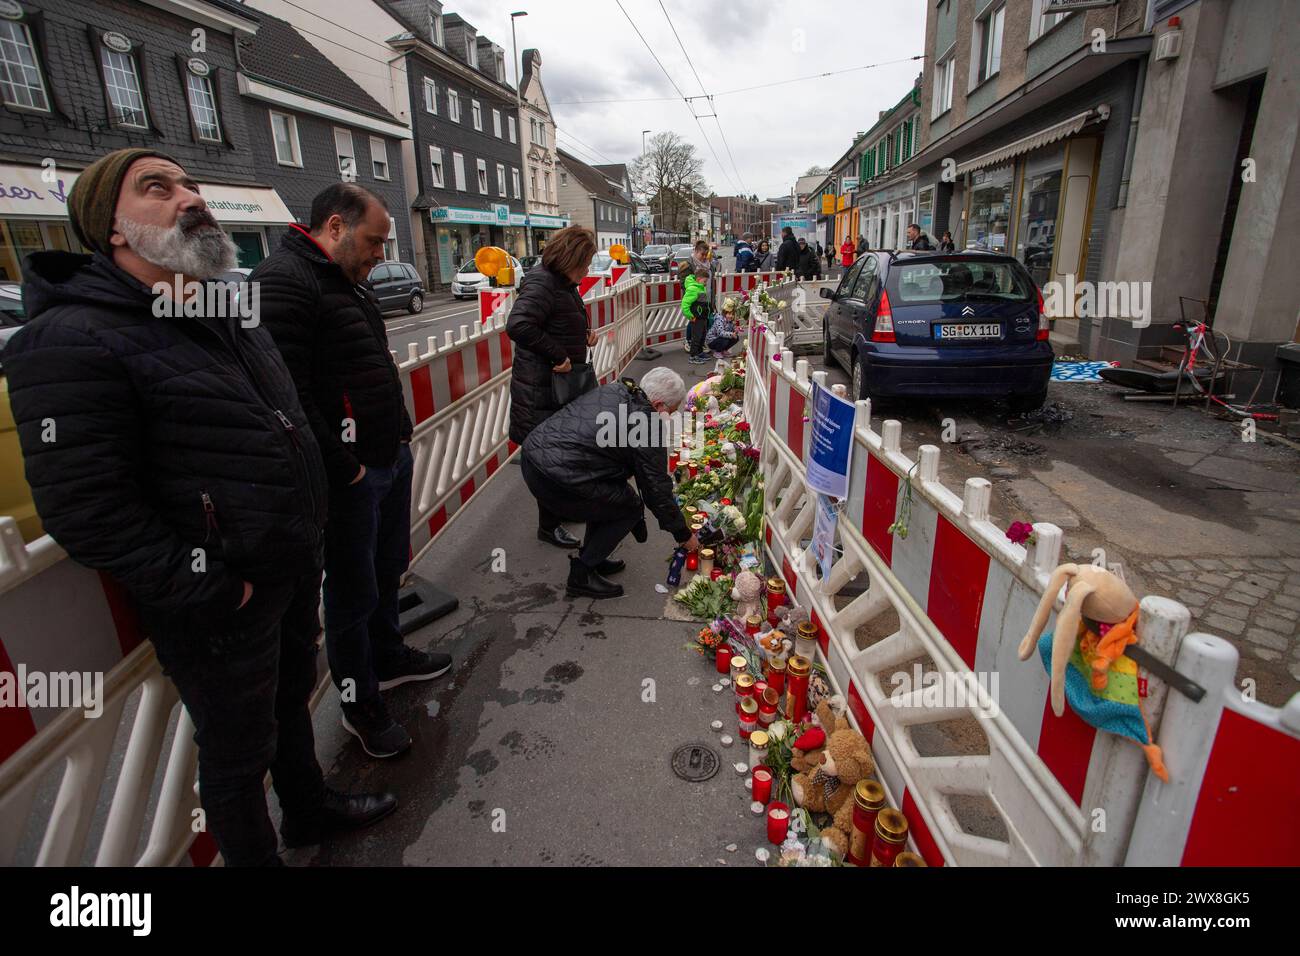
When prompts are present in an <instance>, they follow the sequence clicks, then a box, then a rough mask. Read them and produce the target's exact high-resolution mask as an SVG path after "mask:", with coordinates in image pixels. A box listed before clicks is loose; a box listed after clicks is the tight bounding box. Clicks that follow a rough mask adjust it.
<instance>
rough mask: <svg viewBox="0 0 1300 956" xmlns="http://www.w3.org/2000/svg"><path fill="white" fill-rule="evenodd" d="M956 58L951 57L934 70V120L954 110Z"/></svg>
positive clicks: (932, 114)
mask: <svg viewBox="0 0 1300 956" xmlns="http://www.w3.org/2000/svg"><path fill="white" fill-rule="evenodd" d="M955 63H956V57H954V56H952V55H949V56H948V58H947V59H946V60H944V61H943V62H942V63H939V64H937V65H936V66H935V68H934V102H933V103H931V104H930V118H931V119H934V118H935V117H936V116H939V115H941V114H943V113H946V112H948V110H950V109H952V77H953V67H954V65H955Z"/></svg>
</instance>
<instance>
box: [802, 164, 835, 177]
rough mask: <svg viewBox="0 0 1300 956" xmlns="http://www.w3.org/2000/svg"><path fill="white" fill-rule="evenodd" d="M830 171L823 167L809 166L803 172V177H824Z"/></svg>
mask: <svg viewBox="0 0 1300 956" xmlns="http://www.w3.org/2000/svg"><path fill="white" fill-rule="evenodd" d="M829 172H830V170H829V169H827V168H826V167H825V166H809V167H808V168H807V169H805V170H804V171H803V174H804V175H805V176H825V175H826V174H827V173H829Z"/></svg>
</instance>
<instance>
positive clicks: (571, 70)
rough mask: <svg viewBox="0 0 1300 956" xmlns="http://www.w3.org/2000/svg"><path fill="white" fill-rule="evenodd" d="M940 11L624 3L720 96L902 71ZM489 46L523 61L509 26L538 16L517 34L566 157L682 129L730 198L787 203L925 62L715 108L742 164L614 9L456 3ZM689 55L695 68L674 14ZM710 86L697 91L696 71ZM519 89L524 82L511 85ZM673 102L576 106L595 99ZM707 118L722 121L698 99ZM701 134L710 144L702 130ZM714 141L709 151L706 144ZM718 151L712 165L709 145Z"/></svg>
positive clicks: (529, 1)
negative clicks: (514, 50) (801, 179)
mask: <svg viewBox="0 0 1300 956" xmlns="http://www.w3.org/2000/svg"><path fill="white" fill-rule="evenodd" d="M928 2H929V0H871V2H870V4H866V3H861V2H860V0H839V2H829V0H798V2H776V0H743V2H742V0H718V2H710V3H688V2H686V0H663V8H662V9H661V6H660V3H659V0H622V3H623V7H624V9H626V11H627V13H628V15H630V17H631V19H632V21H633V23H635V24H636V28H637V29H639V30H640V31H641V33H642V34H643V35H644V36H645V39H646V40H647V41H648V42H649V44H650V46H651V47H652V48H653V50H654V52H655V55H656V56H658V58H659V60H660V61H661V62H662V63H663V65H664V67H665V68H666V69H667V71H668V73H669V74H670V75H671V76H672V78H673V80H674V81H675V82H676V84H677V86H678V87H679V88H680V89H681V92H682V93H683V94H685V95H686V96H694V95H696V94H699V93H700V92H701V89H700V82H701V81H702V82H703V85H704V90H705V91H707V92H709V93H714V94H717V93H720V92H722V91H726V90H735V89H741V88H745V87H753V86H757V85H759V84H763V83H773V82H777V81H781V80H788V79H793V78H795V77H801V76H809V75H815V74H820V73H824V72H827V71H831V70H846V69H849V68H852V67H862V66H866V65H867V64H873V63H884V62H887V61H891V60H902V59H904V58H905V57H910V56H916V55H918V54H920V53H923V52H924V46H925V11H926V7H927V4H928ZM443 9H444V12H446V13H458V14H460V15H461V16H462V17H464V18H465V19H466V20H468V21H469V22H470V23H472V24H473V25H474V27H475V28H477V30H478V32H479V35H480V36H487V37H489V38H490V39H492V40H493V41H495V42H496V43H499V44H500V45H501V46H502V47H503V48H504V49H505V51H506V57H507V59H509V57H510V55H511V43H510V13H511V11H517V10H527V11H528V16H526V17H520V18H519V19H518V21H517V26H516V29H517V31H518V37H519V51H520V55H521V56H522V53H523V51H524V50H525V49H527V48H529V47H536V48H537V49H538V50H539V51H540V52H541V55H542V83H543V85H544V86H545V87H546V94H547V96H548V97H550V100H551V109H552V112H553V114H554V116H555V121H556V124H557V125H558V126H559V129H560V146H561V148H563V149H565V150H566V151H567V152H571V153H573V154H574V155H576V156H578V157H579V158H580V159H583V160H585V161H587V162H591V163H604V162H630V161H632V160H634V159H636V157H637V156H638V155H639V154H640V152H641V131H642V130H643V129H649V130H651V131H652V133H651V135H653V134H654V133H657V132H660V131H663V130H673V131H675V132H677V133H678V134H680V135H682V136H684V137H686V138H687V139H688V140H689V141H690V142H692V143H694V144H695V146H696V148H697V150H698V151H699V154H700V155H701V156H702V157H703V159H704V170H703V173H704V176H705V178H706V179H707V180H708V182H709V184H710V185H711V186H712V187H713V188H714V190H715V192H717V193H718V194H719V195H731V194H733V193H740V192H743V193H746V194H748V193H757V194H758V195H759V197H760V198H766V197H769V196H777V195H784V194H787V193H788V192H789V191H790V187H791V186H792V185H793V183H794V180H795V178H796V177H797V176H798V175H799V174H800V173H802V172H803V171H804V170H805V169H807V168H808V167H809V166H811V165H813V164H814V163H816V164H820V165H823V166H828V165H830V164H831V163H832V162H834V161H835V160H836V159H838V158H839V157H840V156H841V155H843V153H844V151H845V150H846V149H848V147H849V146H850V144H851V143H852V141H853V136H854V134H855V133H856V132H857V131H859V130H866V129H869V128H870V127H871V126H872V125H873V124H874V123H875V121H876V119H877V117H878V114H879V112H880V110H882V109H887V108H888V107H891V106H893V105H894V104H895V103H897V102H898V100H899V99H901V98H902V96H903V94H904V93H906V92H907V91H908V90H909V89H910V88H911V86H912V82H913V81H914V80H915V78H916V75H917V74H918V73H919V72H921V61H920V60H915V61H909V62H899V63H894V64H893V65H890V66H880V67H877V68H875V69H870V70H856V71H854V72H851V73H843V74H840V75H837V76H830V77H822V78H819V79H811V80H805V81H803V82H799V83H787V84H783V85H780V86H774V87H771V88H769V89H762V90H752V91H750V92H745V93H736V94H732V95H726V96H715V99H714V106H715V108H716V111H717V113H718V116H719V119H720V121H721V124H722V133H725V136H726V143H727V144H730V147H731V155H732V156H734V157H735V168H733V166H732V160H731V157H729V156H728V154H727V150H726V147H725V146H724V143H723V137H722V135H720V134H719V129H718V121H717V120H714V119H711V118H709V119H702V120H700V122H699V123H696V121H695V120H694V119H692V118H691V113H690V111H689V110H688V108H687V106H686V104H685V103H683V102H682V100H681V99H680V98H679V96H678V94H677V92H676V91H674V89H673V86H672V83H670V82H669V79H668V77H667V76H665V75H664V72H663V70H661V69H660V68H659V67H658V66H657V65H656V64H655V61H654V59H653V58H652V57H651V54H650V51H649V50H647V49H646V46H645V44H643V43H642V42H641V40H640V39H639V38H638V37H637V35H636V32H635V30H634V29H633V26H632V24H631V23H629V22H628V18H627V17H625V16H624V15H623V13H622V11H620V10H619V6H618V3H616V2H615V0H595V2H592V0H585V2H584V0H506V2H504V3H503V2H502V0H451V2H448V3H447V4H446V5H445V6H444V8H443ZM665 9H666V10H667V12H668V16H670V17H672V21H673V25H674V26H676V27H677V32H678V34H679V35H680V36H681V39H682V42H683V43H684V44H685V47H686V52H687V53H688V54H689V55H690V58H691V59H690V63H689V64H688V62H687V60H686V57H685V56H684V55H683V53H682V50H681V47H679V46H678V43H677V40H676V39H674V37H673V33H672V30H671V29H670V27H669V24H668V19H667V18H666V17H665V16H664V10H665ZM691 66H694V68H695V70H696V71H698V73H699V80H698V81H697V80H696V78H695V74H694V73H693V72H692V71H691ZM511 79H512V80H513V71H512V72H511ZM654 97H671V99H669V100H666V101H664V102H618V103H591V102H587V103H585V104H584V103H577V102H574V101H579V100H585V101H591V100H620V101H627V100H639V99H648V98H654ZM694 105H695V112H696V113H699V114H705V113H709V112H712V111H713V110H712V109H710V108H709V106H708V103H707V101H704V100H697V101H695V103H694ZM701 125H702V126H703V131H701ZM706 136H707V141H706ZM710 143H711V144H712V149H713V150H714V151H716V152H717V156H718V157H719V159H715V158H714V154H713V152H712V151H710V147H709V144H710Z"/></svg>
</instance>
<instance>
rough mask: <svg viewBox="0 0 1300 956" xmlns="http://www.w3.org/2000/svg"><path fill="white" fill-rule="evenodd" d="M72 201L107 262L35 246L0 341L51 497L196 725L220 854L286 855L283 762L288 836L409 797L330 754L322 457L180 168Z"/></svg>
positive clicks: (84, 181)
mask: <svg viewBox="0 0 1300 956" xmlns="http://www.w3.org/2000/svg"><path fill="white" fill-rule="evenodd" d="M67 208H68V218H69V221H70V224H71V226H72V230H73V232H74V233H75V234H76V236H77V238H78V239H79V240H80V241H81V244H82V245H83V246H85V247H86V248H87V249H89V250H90V254H89V255H83V254H79V253H72V252H57V251H47V252H35V253H32V254H31V255H29V256H28V257H27V260H26V262H25V265H24V268H23V275H24V278H25V282H24V288H23V297H24V302H25V304H26V307H27V320H26V324H25V326H24V327H23V328H21V329H19V330H18V332H17V333H15V334H14V336H13V337H12V339H11V340H10V342H9V345H8V348H7V349H6V350H5V353H4V370H5V373H6V377H7V378H8V390H9V398H10V401H11V403H12V408H13V413H14V419H15V421H16V423H17V426H18V437H19V441H20V443H21V445H22V449H23V453H24V455H25V457H26V466H27V479H28V482H29V484H30V485H31V488H32V495H33V499H34V502H35V505H36V509H37V511H38V513H39V514H40V517H41V520H42V522H43V524H44V529H45V531H46V532H47V533H49V534H50V535H51V536H52V537H53V538H54V540H55V541H56V542H58V544H59V545H60V547H62V548H63V549H64V550H65V551H66V552H67V553H68V555H69V557H70V558H71V559H72V560H73V561H76V562H78V563H79V564H83V565H85V566H86V567H89V568H92V569H94V570H97V571H100V572H103V573H105V574H107V575H108V576H110V577H112V578H113V579H115V580H116V581H117V582H119V583H120V584H121V585H122V586H124V587H125V588H126V590H127V591H128V592H129V593H130V595H131V597H132V598H133V599H134V601H135V602H136V610H137V611H138V612H139V619H140V625H141V628H142V630H143V632H144V634H145V636H147V637H148V638H149V640H150V641H151V642H152V643H153V645H154V649H155V651H156V652H157V656H158V662H159V664H160V665H161V667H162V671H163V673H164V674H165V675H166V676H167V677H168V678H169V679H170V680H171V681H172V683H173V684H174V685H175V687H176V690H177V691H178V692H179V694H180V699H181V702H182V703H183V704H184V705H185V708H186V710H187V712H188V713H189V716H190V719H191V720H192V721H193V723H194V740H195V743H196V744H197V745H198V752H199V753H198V771H199V802H200V804H201V805H202V807H203V812H204V817H205V820H206V829H207V832H208V833H210V834H211V835H212V837H213V838H214V839H215V841H216V844H217V848H218V849H219V850H220V851H221V855H222V858H223V860H224V862H225V864H226V865H227V866H275V865H279V864H280V862H281V861H280V858H279V856H278V855H277V849H278V840H277V838H276V834H275V829H274V827H273V826H272V824H271V817H270V814H269V813H268V811H267V804H266V792H265V789H264V785H265V779H266V775H267V772H268V771H269V772H270V774H271V782H272V785H273V786H274V787H275V791H276V795H277V797H278V798H279V802H280V808H281V812H282V818H281V824H280V834H281V835H282V836H283V837H284V841H285V844H286V845H287V846H290V847H296V846H305V845H307V844H311V843H318V842H320V840H321V838H322V836H324V835H325V834H326V833H328V832H330V831H332V830H336V829H343V828H350V827H357V826H363V825H366V824H368V823H372V822H374V821H376V820H378V819H380V818H381V817H383V816H386V815H387V814H388V813H390V812H392V810H393V809H395V808H396V806H397V800H396V798H395V797H394V796H393V795H392V794H388V793H381V794H358V795H351V796H349V795H344V794H342V793H339V792H336V791H333V790H330V789H327V788H326V786H325V783H324V779H323V776H322V773H321V768H320V765H319V764H318V763H317V761H316V749H315V740H314V737H313V733H312V718H311V711H310V708H309V701H310V698H311V694H312V690H313V688H314V686H315V684H316V637H317V636H318V635H319V634H320V618H319V615H318V610H317V608H318V605H319V601H320V569H321V557H322V556H321V550H322V541H323V536H324V528H325V521H326V504H327V501H326V485H325V477H324V476H325V465H324V463H323V461H322V458H321V452H320V449H319V447H318V445H317V442H316V439H315V437H314V434H313V430H312V428H311V425H310V420H309V417H308V416H307V414H306V413H305V411H304V409H303V407H302V405H301V403H300V402H299V398H298V393H297V390H296V389H295V387H294V381H293V378H292V377H291V375H290V371H289V369H288V368H287V367H286V365H285V362H284V360H283V358H282V357H281V355H280V353H279V351H278V350H277V349H276V343H275V341H274V339H273V338H272V337H271V335H270V333H269V332H268V331H267V329H266V328H265V326H264V324H263V323H262V322H261V317H260V316H259V315H257V314H252V315H247V314H245V312H244V310H243V309H241V308H239V307H238V306H236V307H234V308H225V307H224V306H230V305H232V303H233V302H234V300H233V299H232V297H231V296H230V294H229V293H230V290H229V289H228V288H227V289H225V290H224V291H223V290H220V289H218V288H217V287H215V286H213V285H212V284H211V282H210V280H212V279H213V278H214V277H215V276H218V275H220V274H221V273H223V272H225V271H227V270H229V269H231V268H233V267H234V264H235V246H234V244H233V243H232V242H231V240H230V239H229V238H228V237H227V236H226V235H225V233H224V232H223V231H222V229H221V227H220V225H218V223H217V221H216V219H215V218H214V217H213V215H212V213H211V212H210V211H209V209H208V208H207V205H206V203H205V202H204V199H203V196H202V195H201V194H200V191H199V187H198V185H197V184H196V183H195V182H194V180H193V179H192V178H190V176H189V175H188V174H187V173H186V171H185V170H184V169H183V168H182V167H181V166H180V164H179V163H177V162H176V161H175V160H173V159H171V158H170V157H168V156H167V155H165V154H164V153H160V152H157V151H155V150H151V149H139V148H135V149H120V150H116V151H115V152H112V153H109V154H108V155H106V156H103V157H101V158H100V159H98V160H96V161H95V162H93V163H91V164H90V165H89V166H88V167H87V168H86V169H85V170H83V171H82V172H81V174H80V175H79V176H78V178H77V182H76V183H75V184H74V185H73V187H72V190H71V191H70V193H69V195H68V201H67ZM385 229H387V227H386V226H385ZM191 282H193V283H196V284H198V285H199V286H200V287H201V291H199V293H198V295H195V296H193V298H190V297H189V296H185V295H183V294H182V291H181V290H183V289H185V287H186V285H187V284H188V283H191ZM219 291H223V294H221V295H217V294H216V293H218V292H219ZM245 291H247V289H246V287H245V289H241V290H240V301H241V302H249V301H252V302H256V301H257V299H256V294H254V296H251V297H250V298H249V299H244V298H243V294H244V292H245ZM263 304H264V303H263ZM182 309H183V312H181V311H179V310H182ZM390 364H391V360H390ZM47 424H52V425H54V426H55V427H57V433H56V434H57V440H55V441H46V440H44V437H45V435H44V433H45V430H46V427H47Z"/></svg>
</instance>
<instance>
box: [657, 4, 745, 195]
mask: <svg viewBox="0 0 1300 956" xmlns="http://www.w3.org/2000/svg"><path fill="white" fill-rule="evenodd" d="M659 9H660V10H661V11H662V12H663V15H664V19H665V20H667V21H668V29H670V30H672V31H673V38H674V39H676V40H677V46H678V47H679V48H680V49H681V51H682V56H683V57H684V58H685V60H686V65H687V66H689V67H690V68H691V72H692V73H694V74H695V82H696V83H698V84H699V85H700V92H701V93H703V94H704V95H705V97H707V98H708V101H709V108H710V109H711V110H712V111H713V122H715V123H717V124H718V135H719V136H721V137H722V145H723V146H724V147H725V148H726V150H727V158H728V159H730V160H731V168H732V170H733V171H734V172H735V174H736V183H739V184H740V191H741V193H743V194H744V195H746V196H748V195H749V190H748V189H746V188H745V178H744V177H743V176H741V175H740V167H739V166H737V165H736V157H735V156H734V155H733V154H732V152H731V144H730V143H728V142H727V133H726V131H725V130H724V129H723V128H722V118H721V117H719V116H718V108H717V106H715V105H714V103H713V97H712V96H709V92H708V90H706V89H705V88H704V81H703V80H702V79H700V71H699V70H697V69H695V62H694V61H693V60H692V59H691V55H690V54H689V53H687V52H686V44H685V43H683V42H682V37H681V34H679V33H678V32H677V26H676V24H674V23H673V18H672V17H670V16H668V8H667V7H665V6H664V0H659ZM688 105H689V104H688ZM691 112H692V113H694V112H695V109H694V107H692V108H691ZM696 122H697V123H699V117H698V116H697V117H696ZM700 132H701V133H703V132H704V124H703V123H700ZM706 141H707V140H706ZM709 148H710V149H712V148H713V147H712V144H710V145H709ZM713 155H714V158H715V159H717V153H714V154H713ZM718 165H719V166H721V165H722V160H718ZM724 173H725V167H724ZM727 180H728V181H730V180H731V177H730V176H728V177H727ZM736 183H732V185H733V186H734V185H736Z"/></svg>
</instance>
